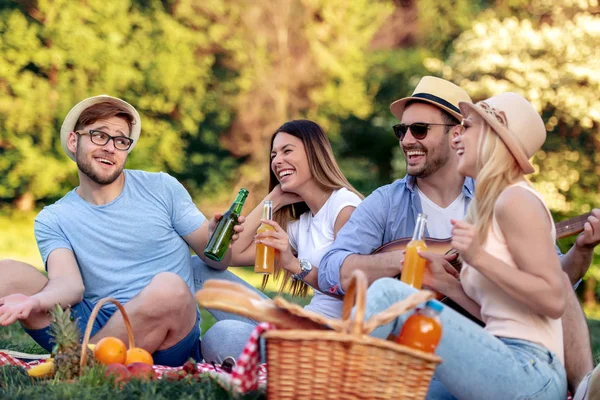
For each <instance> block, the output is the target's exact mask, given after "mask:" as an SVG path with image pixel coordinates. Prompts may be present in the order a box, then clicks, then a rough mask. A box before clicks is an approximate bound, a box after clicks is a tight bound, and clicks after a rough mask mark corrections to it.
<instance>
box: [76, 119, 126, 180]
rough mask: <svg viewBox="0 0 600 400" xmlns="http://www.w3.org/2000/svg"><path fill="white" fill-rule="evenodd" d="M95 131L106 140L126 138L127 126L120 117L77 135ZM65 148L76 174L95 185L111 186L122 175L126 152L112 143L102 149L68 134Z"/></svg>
mask: <svg viewBox="0 0 600 400" xmlns="http://www.w3.org/2000/svg"><path fill="white" fill-rule="evenodd" d="M90 129H92V130H99V131H102V132H105V133H108V134H109V135H110V136H127V137H129V135H130V131H129V125H128V124H127V121H126V120H125V119H123V118H120V117H110V118H106V119H99V120H97V121H96V122H94V123H91V124H89V125H86V126H85V127H84V128H83V129H81V131H85V132H87V131H89V130H90ZM69 148H70V149H71V151H73V152H74V153H75V159H76V162H77V167H78V168H79V170H80V171H81V172H82V173H83V174H84V175H86V176H87V177H88V178H89V179H91V180H92V181H93V182H95V183H97V184H99V185H109V184H111V183H113V182H114V181H115V180H116V179H117V178H118V177H119V176H120V175H121V173H122V172H123V168H124V166H125V161H126V160H127V154H128V153H127V151H124V150H118V149H116V148H115V145H114V141H113V140H109V141H108V143H107V144H105V145H104V146H99V145H97V144H95V143H92V141H91V139H90V135H88V134H80V135H77V134H75V133H73V132H72V133H71V137H70V140H69Z"/></svg>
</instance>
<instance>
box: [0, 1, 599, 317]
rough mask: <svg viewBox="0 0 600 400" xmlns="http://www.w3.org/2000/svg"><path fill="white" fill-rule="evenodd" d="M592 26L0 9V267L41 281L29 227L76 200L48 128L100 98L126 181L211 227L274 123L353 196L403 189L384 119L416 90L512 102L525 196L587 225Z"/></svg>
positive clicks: (454, 17)
mask: <svg viewBox="0 0 600 400" xmlns="http://www.w3.org/2000/svg"><path fill="white" fill-rule="evenodd" d="M599 12H600V8H599V6H598V2H597V1H595V0H554V1H552V0H531V1H525V0H495V1H493V0H477V1H467V0H456V1H454V2H439V1H435V0H419V1H417V0H394V1H391V0H354V1H345V0H265V1H260V2H256V1H250V0H228V1H226V0H203V1H200V0H162V1H161V0H119V1H116V0H109V1H106V0H87V1H85V2H84V1H68V0H4V1H2V2H0V258H8V257H14V258H18V259H21V260H24V261H28V262H31V263H33V264H35V265H37V266H40V263H41V261H40V260H39V255H38V254H37V250H36V246H35V241H34V239H33V233H32V220H33V217H34V215H35V213H36V212H37V211H38V210H39V209H40V208H41V207H43V206H44V205H45V204H49V203H52V202H53V201H56V200H57V199H58V198H60V197H61V196H63V195H64V194H65V193H66V192H67V191H68V190H70V189H71V188H73V187H74V186H75V185H76V184H77V175H76V168H75V165H74V163H73V162H71V161H70V160H69V159H68V158H67V157H66V156H65V155H64V154H63V152H62V149H61V147H60V143H59V139H58V132H59V129H60V125H61V123H62V119H63V118H64V116H65V115H66V113H67V112H68V110H69V109H70V108H71V107H72V106H73V105H74V104H75V103H76V102H78V101H79V100H81V99H84V98H86V97H89V96H92V95H97V94H101V93H107V94H111V95H114V96H118V97H121V98H124V99H125V100H127V101H129V102H130V103H132V104H133V105H135V106H136V107H137V109H138V110H139V112H140V114H141V115H142V120H143V130H142V131H143V133H142V137H141V140H140V142H139V145H137V147H136V150H135V151H134V152H132V153H131V155H130V157H129V161H128V164H127V166H128V168H140V169H145V170H149V171H166V172H168V173H170V174H172V175H174V176H176V177H177V178H178V179H179V180H180V181H181V182H182V183H183V184H184V185H185V186H186V187H187V189H188V190H189V191H190V193H191V194H192V196H193V197H194V199H195V201H196V202H197V204H198V206H199V207H200V209H201V210H202V211H203V212H204V213H205V214H207V215H210V214H212V213H214V212H215V211H220V210H222V209H223V208H225V207H226V206H227V205H228V203H229V202H230V201H231V198H232V196H233V195H234V193H235V192H237V190H238V188H239V187H240V186H245V187H247V188H249V189H250V192H251V198H250V200H249V204H248V205H247V209H250V208H251V207H253V206H254V205H255V204H257V203H258V202H259V201H260V200H261V198H262V197H263V196H264V195H265V194H266V185H267V182H266V179H267V176H268V175H267V168H268V153H269V150H270V149H268V142H269V137H270V135H271V133H272V132H273V131H274V130H275V129H276V128H277V127H278V126H279V125H281V124H282V123H283V122H285V121H287V120H290V119H294V118H309V119H313V120H315V121H317V122H319V123H320V124H321V125H322V126H323V127H324V128H325V129H326V131H327V132H328V134H329V137H330V140H331V141H332V144H333V147H334V151H335V153H336V155H337V159H338V162H339V163H340V165H341V167H342V170H343V171H344V173H345V174H346V176H347V177H348V178H349V179H350V181H351V182H352V183H353V184H354V185H355V186H356V187H357V188H358V189H359V190H361V191H362V192H363V193H364V194H369V193H370V192H371V191H373V190H374V189H375V188H376V187H378V186H381V185H384V184H387V183H389V182H391V181H392V180H393V179H397V178H400V177H402V176H403V175H404V171H405V169H404V160H403V157H402V154H401V152H400V151H399V147H398V143H397V141H396V140H395V138H394V136H393V135H392V134H391V128H390V127H391V125H393V124H394V123H395V121H394V118H393V116H392V115H391V113H390V112H389V108H388V107H389V104H390V103H391V102H392V101H393V100H395V99H397V98H400V97H404V96H406V95H408V94H410V93H411V91H412V89H413V88H414V86H415V84H416V83H417V82H418V79H419V78H420V77H421V76H423V75H426V74H432V75H437V76H442V77H445V78H447V79H451V80H453V81H454V82H456V83H457V84H459V85H461V86H463V87H464V88H465V89H466V90H467V91H468V92H469V93H470V94H471V95H472V97H473V99H474V100H481V99H483V98H485V97H489V96H491V95H493V94H495V93H498V92H502V91H508V90H510V91H516V92H519V93H521V94H523V95H525V96H526V97H527V98H528V99H530V100H531V101H532V102H534V104H535V105H536V107H537V108H538V110H539V111H540V113H542V115H543V117H544V120H545V122H546V126H547V129H548V140H547V142H546V144H545V145H544V147H543V151H540V152H539V153H538V154H537V156H536V157H535V160H534V161H535V164H536V165H537V166H538V167H539V168H538V172H537V173H536V174H534V175H533V176H532V178H531V179H532V181H533V182H534V184H535V185H536V187H537V188H538V190H540V191H541V192H542V194H543V195H544V197H545V199H546V200H547V201H548V204H549V205H550V207H551V209H552V211H553V213H554V215H555V218H556V220H561V219H564V218H567V217H571V216H574V215H578V214H581V213H584V212H587V211H589V210H590V209H591V208H592V207H594V206H598V204H600V201H599V195H598V193H599V191H600V178H599V175H600V167H599V166H598V165H599V163H598V161H599V157H600V155H599V154H600V131H599V129H598V127H599V126H600V125H599V123H600V101H599V100H598V96H597V94H598V92H599V89H600V87H599V86H600V74H599V71H598V67H597V66H596V60H597V59H598V58H599V57H598V56H599V54H598V52H600V50H599V49H600V46H599V45H600V17H599V15H598V14H599ZM571 242H572V239H565V240H564V241H563V242H561V246H562V247H563V248H564V249H566V248H567V247H568V246H569V245H570V243H571ZM599 260H600V259H599V258H598V251H597V254H596V257H595V260H594V265H593V266H592V268H591V269H590V271H589V273H588V275H587V279H586V282H587V284H586V286H585V288H586V294H585V300H586V303H587V305H588V306H590V307H593V306H594V304H595V298H596V296H595V280H596V278H597V277H598V276H600V268H598V265H599V262H598V261H599ZM580 290H582V289H580Z"/></svg>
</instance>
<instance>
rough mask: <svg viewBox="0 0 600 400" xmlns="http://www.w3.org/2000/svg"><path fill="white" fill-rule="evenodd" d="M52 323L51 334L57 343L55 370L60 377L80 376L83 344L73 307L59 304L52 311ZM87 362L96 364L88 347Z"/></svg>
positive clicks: (54, 350) (55, 347)
mask: <svg viewBox="0 0 600 400" xmlns="http://www.w3.org/2000/svg"><path fill="white" fill-rule="evenodd" d="M50 315H51V317H52V324H51V326H50V335H51V336H52V341H53V342H54V343H55V346H54V349H53V351H52V353H53V355H54V365H55V368H54V372H55V376H56V377H57V378H59V379H73V378H75V377H77V376H79V373H80V367H79V360H80V357H81V344H80V343H79V329H78V327H77V323H76V321H74V320H73V317H72V316H71V309H70V308H68V307H67V308H66V309H65V310H63V309H62V307H61V306H60V305H59V304H57V305H56V306H55V307H54V309H52V310H51V311H50ZM86 351H87V352H88V354H87V363H86V365H88V366H91V365H93V364H94V355H93V353H92V352H91V350H89V349H86Z"/></svg>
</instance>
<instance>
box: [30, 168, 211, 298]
mask: <svg viewBox="0 0 600 400" xmlns="http://www.w3.org/2000/svg"><path fill="white" fill-rule="evenodd" d="M124 174H125V184H124V187H123V191H122V192H121V194H120V195H119V197H117V198H116V199H115V200H113V201H112V202H110V203H108V204H105V205H100V206H96V205H93V204H90V203H88V202H87V201H85V200H84V199H82V198H81V197H80V196H79V195H78V194H77V192H76V191H75V189H73V190H72V191H70V192H69V193H67V195H65V197H63V198H62V199H60V200H59V201H57V202H56V203H54V204H52V205H50V206H47V207H44V209H43V210H42V211H41V212H40V213H39V214H38V216H37V218H36V219H35V238H36V240H37V244H38V248H39V250H40V253H41V255H42V259H43V261H44V265H46V268H47V261H48V256H49V255H50V253H51V252H52V251H53V250H56V249H59V248H65V249H69V250H71V251H73V253H74V254H75V258H76V260H77V264H78V265H79V271H80V272H81V276H82V278H83V284H84V285H85V291H84V294H83V296H84V298H85V299H87V300H89V301H91V302H93V303H96V302H98V301H99V300H100V299H102V298H104V297H107V296H110V297H114V298H116V299H117V300H119V302H121V303H127V302H128V301H129V300H130V299H131V298H133V297H134V296H136V295H137V294H138V293H139V292H140V291H141V290H142V289H143V288H144V287H146V286H147V285H148V284H149V283H150V281H151V280H152V278H153V277H154V276H155V275H156V274H158V273H160V272H173V273H175V274H177V275H179V276H180V277H181V278H182V279H183V280H184V281H186V282H187V284H188V286H189V287H190V290H194V283H193V278H192V270H191V265H190V249H189V246H188V244H187V243H186V242H185V241H184V240H183V239H182V236H185V235H188V234H190V233H192V232H193V231H195V230H196V229H198V228H199V227H200V225H202V223H203V222H204V221H205V219H206V218H205V217H204V215H202V213H201V212H200V211H199V210H198V208H197V207H196V205H195V204H194V203H193V201H192V199H191V197H190V195H189V193H188V192H187V190H186V189H185V188H184V187H183V185H181V184H180V183H179V182H178V181H177V180H176V179H175V178H173V177H171V176H170V175H168V174H165V173H162V172H161V173H150V172H144V171H136V170H124Z"/></svg>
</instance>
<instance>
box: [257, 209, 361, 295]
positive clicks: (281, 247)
mask: <svg viewBox="0 0 600 400" xmlns="http://www.w3.org/2000/svg"><path fill="white" fill-rule="evenodd" d="M355 208H356V207H352V206H347V207H344V208H343V209H342V210H341V211H340V212H339V214H338V216H337V218H336V220H335V223H334V228H333V229H334V239H335V237H336V236H337V234H338V232H339V230H340V229H341V228H342V227H343V226H344V224H345V223H346V222H348V219H350V216H351V215H352V212H353V211H354V209H355ZM272 226H273V227H274V228H275V232H273V231H266V232H263V233H261V234H260V235H258V236H257V239H259V240H263V243H264V244H266V245H267V246H271V247H274V248H275V249H277V250H278V251H279V254H280V260H279V261H280V263H281V266H282V268H283V269H285V270H287V271H290V272H291V273H292V274H299V273H300V272H302V269H301V268H300V261H299V260H298V258H297V257H295V256H294V255H293V254H292V252H291V249H290V246H289V239H288V235H287V234H286V233H285V232H283V231H279V229H281V228H279V225H275V224H272ZM278 237H279V238H280V240H277V238H278ZM304 282H306V283H307V284H308V285H310V286H312V287H313V288H315V290H319V291H320V290H321V289H320V288H319V283H318V282H319V266H318V265H313V266H312V269H311V271H310V272H309V273H308V275H306V276H305V277H304ZM326 294H329V293H326Z"/></svg>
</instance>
